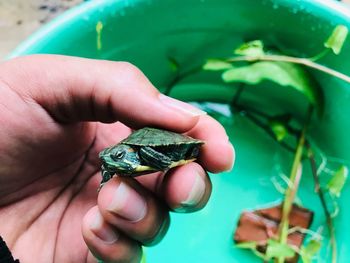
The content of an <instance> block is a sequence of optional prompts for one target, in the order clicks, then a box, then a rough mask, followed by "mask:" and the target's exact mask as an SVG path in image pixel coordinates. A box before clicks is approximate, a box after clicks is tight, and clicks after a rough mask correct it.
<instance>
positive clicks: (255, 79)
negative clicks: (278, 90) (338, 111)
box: [222, 61, 323, 112]
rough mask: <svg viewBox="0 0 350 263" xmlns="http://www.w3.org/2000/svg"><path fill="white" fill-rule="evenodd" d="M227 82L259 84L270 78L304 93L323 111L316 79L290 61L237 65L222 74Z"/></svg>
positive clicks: (321, 95)
mask: <svg viewBox="0 0 350 263" xmlns="http://www.w3.org/2000/svg"><path fill="white" fill-rule="evenodd" d="M222 78H223V80H224V81H225V82H243V83H246V84H259V83H260V82H262V81H263V80H270V81H272V82H275V83H277V84H279V85H281V86H289V87H292V88H294V89H295V90H297V91H299V92H300V93H302V94H303V95H304V96H305V97H306V98H307V99H308V101H309V102H310V103H311V104H312V105H314V106H315V107H316V108H318V110H319V111H320V112H321V111H322V109H323V93H322V90H321V88H320V87H319V86H318V85H317V83H316V82H315V80H314V79H313V78H312V76H311V75H310V74H308V73H307V72H306V71H305V70H304V69H303V68H302V67H301V66H300V65H295V64H292V63H288V62H270V61H261V62H256V63H253V64H250V65H247V66H242V67H235V68H232V69H229V70H226V71H225V72H224V73H223V74H222Z"/></svg>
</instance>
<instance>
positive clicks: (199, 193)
mask: <svg viewBox="0 0 350 263" xmlns="http://www.w3.org/2000/svg"><path fill="white" fill-rule="evenodd" d="M204 192H205V182H204V180H203V178H202V177H201V176H200V175H199V174H196V175H195V178H194V180H193V183H192V187H191V190H190V193H189V195H188V197H187V199H186V200H184V201H183V202H181V205H182V206H184V207H187V206H195V205H197V204H198V203H199V202H200V200H202V197H203V195H204Z"/></svg>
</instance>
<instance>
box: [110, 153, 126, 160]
mask: <svg viewBox="0 0 350 263" xmlns="http://www.w3.org/2000/svg"><path fill="white" fill-rule="evenodd" d="M124 155H125V152H124V151H119V152H116V153H115V155H112V159H114V160H115V161H118V160H120V159H122V158H123V157H124Z"/></svg>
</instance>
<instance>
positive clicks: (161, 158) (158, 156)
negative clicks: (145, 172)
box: [140, 146, 172, 171]
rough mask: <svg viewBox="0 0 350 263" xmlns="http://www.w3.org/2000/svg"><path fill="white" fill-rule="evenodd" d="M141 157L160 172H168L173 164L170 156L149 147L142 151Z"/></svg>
mask: <svg viewBox="0 0 350 263" xmlns="http://www.w3.org/2000/svg"><path fill="white" fill-rule="evenodd" d="M140 157H141V159H142V160H143V161H144V162H145V163H146V164H147V165H148V166H150V167H152V168H156V169H157V170H160V171H164V170H166V169H167V168H169V166H170V165H171V164H172V160H171V159H170V158H169V157H168V156H166V155H165V154H163V153H161V152H158V151H156V150H155V149H153V148H151V147H148V146H146V147H142V148H141V149H140Z"/></svg>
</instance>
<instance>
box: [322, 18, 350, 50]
mask: <svg viewBox="0 0 350 263" xmlns="http://www.w3.org/2000/svg"><path fill="white" fill-rule="evenodd" d="M348 31H349V30H348V28H347V27H346V26H343V25H338V26H336V27H335V28H334V30H333V32H332V34H331V35H330V36H329V38H328V39H327V41H326V42H325V43H324V46H325V47H326V48H330V49H332V50H333V52H334V54H336V55H338V54H339V53H340V51H341V49H342V47H343V45H344V42H345V40H346V37H347V35H348Z"/></svg>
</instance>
